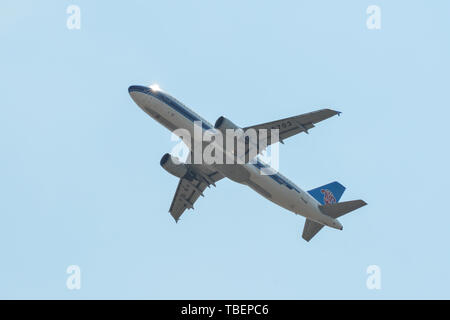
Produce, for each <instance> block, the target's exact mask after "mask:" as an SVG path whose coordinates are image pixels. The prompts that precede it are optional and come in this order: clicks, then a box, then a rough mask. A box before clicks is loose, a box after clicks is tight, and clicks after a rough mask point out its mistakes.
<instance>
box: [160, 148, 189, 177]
mask: <svg viewBox="0 0 450 320" xmlns="http://www.w3.org/2000/svg"><path fill="white" fill-rule="evenodd" d="M160 164H161V167H163V168H164V170H166V171H167V172H168V173H170V174H171V175H174V176H175V177H178V178H182V177H184V176H185V175H186V174H187V173H188V171H189V170H188V166H187V165H186V164H185V163H181V162H180V160H179V159H178V158H177V157H173V156H172V155H171V154H169V153H166V154H165V155H163V157H162V158H161V161H160Z"/></svg>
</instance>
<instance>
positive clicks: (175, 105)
mask: <svg viewBox="0 0 450 320" xmlns="http://www.w3.org/2000/svg"><path fill="white" fill-rule="evenodd" d="M128 91H129V92H133V91H137V92H141V93H144V94H148V95H149V96H152V97H154V98H156V99H158V100H159V101H161V102H164V103H165V104H167V105H168V106H169V107H171V108H172V109H173V110H175V111H176V112H178V113H180V114H181V115H183V116H184V117H185V118H186V119H188V120H190V121H192V122H194V121H201V122H202V128H203V129H205V130H209V129H212V127H211V126H210V125H209V124H207V123H205V122H203V121H202V120H201V119H199V118H198V117H197V116H196V115H194V114H192V112H190V111H189V110H187V109H186V108H185V107H184V106H183V105H182V104H181V103H179V102H178V101H176V100H174V99H173V98H172V97H170V96H169V95H167V94H165V93H164V92H161V91H155V90H152V89H150V88H147V87H144V86H131V87H130V88H129V89H128Z"/></svg>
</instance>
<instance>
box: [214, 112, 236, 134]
mask: <svg viewBox="0 0 450 320" xmlns="http://www.w3.org/2000/svg"><path fill="white" fill-rule="evenodd" d="M214 128H216V129H219V130H220V131H222V132H225V130H226V129H234V130H236V129H240V127H239V126H237V125H235V124H234V123H233V122H231V121H230V120H228V119H227V118H225V117H224V116H222V117H220V118H219V119H217V120H216V123H215V124H214Z"/></svg>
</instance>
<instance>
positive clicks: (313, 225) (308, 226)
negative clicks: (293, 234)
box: [302, 219, 323, 241]
mask: <svg viewBox="0 0 450 320" xmlns="http://www.w3.org/2000/svg"><path fill="white" fill-rule="evenodd" d="M322 228H323V224H320V223H318V222H314V221H312V220H309V219H306V221H305V226H304V227H303V234H302V238H303V239H305V240H306V241H309V240H311V239H312V238H313V237H314V236H315V235H316V234H317V232H319V231H320V230H321V229H322Z"/></svg>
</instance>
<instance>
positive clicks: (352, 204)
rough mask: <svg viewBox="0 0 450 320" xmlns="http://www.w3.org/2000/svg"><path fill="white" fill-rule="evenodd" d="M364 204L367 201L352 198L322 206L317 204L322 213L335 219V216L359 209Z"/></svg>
mask: <svg viewBox="0 0 450 320" xmlns="http://www.w3.org/2000/svg"><path fill="white" fill-rule="evenodd" d="M366 204H367V203H366V202H365V201H363V200H352V201H345V202H338V203H332V204H326V205H324V206H319V209H320V211H322V213H323V214H326V215H327V216H329V217H332V218H335V219H336V218H339V217H341V216H343V215H344V214H346V213H349V212H351V211H353V210H356V209H359V208H361V207H363V206H365V205H366Z"/></svg>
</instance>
